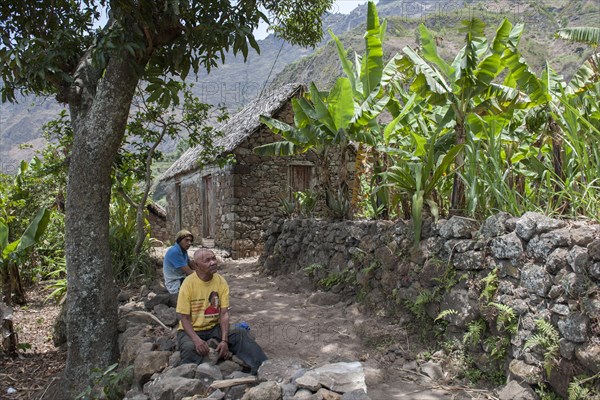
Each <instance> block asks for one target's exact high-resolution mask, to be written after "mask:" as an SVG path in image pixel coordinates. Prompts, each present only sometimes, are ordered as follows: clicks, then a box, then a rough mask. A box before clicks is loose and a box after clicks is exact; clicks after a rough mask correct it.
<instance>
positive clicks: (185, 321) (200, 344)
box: [177, 313, 209, 356]
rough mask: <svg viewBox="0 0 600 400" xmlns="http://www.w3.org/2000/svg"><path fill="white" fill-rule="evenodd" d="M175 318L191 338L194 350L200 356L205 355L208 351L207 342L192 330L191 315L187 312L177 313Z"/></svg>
mask: <svg viewBox="0 0 600 400" xmlns="http://www.w3.org/2000/svg"><path fill="white" fill-rule="evenodd" d="M177 318H179V320H180V321H181V325H182V326H183V331H184V332H185V333H186V334H187V335H188V336H189V337H190V339H192V342H194V346H195V347H196V352H197V353H198V354H200V355H202V356H205V355H207V354H208V352H209V348H208V344H206V342H205V341H204V340H202V339H200V337H199V336H198V335H196V332H195V331H194V327H193V326H192V317H191V316H190V315H188V314H180V313H177Z"/></svg>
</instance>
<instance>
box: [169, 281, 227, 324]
mask: <svg viewBox="0 0 600 400" xmlns="http://www.w3.org/2000/svg"><path fill="white" fill-rule="evenodd" d="M221 307H225V308H229V286H228V285H227V281H226V280H225V278H223V277H222V276H221V275H219V274H214V275H213V277H212V279H211V280H210V281H208V282H204V281H203V280H202V279H200V278H199V277H198V275H197V274H195V273H194V274H190V275H188V276H187V277H186V278H185V280H184V281H183V283H182V284H181V288H179V296H178V297H177V309H176V311H177V312H178V313H179V314H184V315H190V316H191V318H192V325H193V327H194V330H195V331H205V330H208V329H211V328H213V327H214V326H215V325H217V324H218V323H219V319H220V318H219V316H220V311H221ZM178 329H179V330H183V325H182V324H181V321H180V322H179V327H178Z"/></svg>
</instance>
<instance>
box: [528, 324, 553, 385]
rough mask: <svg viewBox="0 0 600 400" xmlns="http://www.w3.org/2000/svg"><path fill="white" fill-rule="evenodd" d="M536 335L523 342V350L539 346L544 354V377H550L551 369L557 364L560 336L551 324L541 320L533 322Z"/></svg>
mask: <svg viewBox="0 0 600 400" xmlns="http://www.w3.org/2000/svg"><path fill="white" fill-rule="evenodd" d="M535 326H536V328H537V333H536V334H535V335H533V336H532V337H530V338H529V339H527V341H526V342H525V347H524V348H525V349H531V348H534V347H536V346H539V347H541V348H542V349H543V352H544V369H545V370H546V375H548V376H550V372H551V371H552V368H553V367H554V366H555V365H556V363H557V362H558V354H559V344H558V341H559V339H560V335H559V334H558V331H557V330H556V328H554V326H552V324H551V323H549V322H546V321H544V320H543V319H537V320H536V321H535Z"/></svg>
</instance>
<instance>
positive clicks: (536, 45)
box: [0, 0, 600, 173]
mask: <svg viewBox="0 0 600 400" xmlns="http://www.w3.org/2000/svg"><path fill="white" fill-rule="evenodd" d="M460 4H462V3H460V2H455V1H452V0H436V1H433V0H424V1H422V2H416V1H413V0H410V1H404V0H380V1H379V2H378V5H377V7H378V11H379V14H380V16H381V17H386V18H388V20H389V23H388V32H387V40H386V44H385V47H384V51H385V52H386V54H387V55H388V56H389V55H391V54H394V53H396V52H398V51H400V50H401V49H402V48H403V47H404V46H406V45H407V44H408V45H411V46H415V45H416V43H415V34H414V30H415V28H416V26H417V25H418V24H419V23H420V22H425V23H426V24H427V26H428V27H429V28H430V29H432V30H434V31H435V32H436V33H437V34H438V36H439V37H441V38H442V40H443V42H442V43H443V44H442V46H443V47H442V51H441V52H442V56H446V57H451V56H454V54H456V51H457V50H458V49H459V48H460V47H461V42H462V38H461V37H460V36H459V34H458V33H457V28H458V26H459V24H460V21H461V20H463V19H466V18H469V17H470V16H476V17H479V18H481V19H483V20H485V21H486V22H488V25H489V26H490V33H493V29H495V27H496V26H497V25H498V23H499V22H500V21H501V19H502V18H504V17H507V18H509V19H510V20H512V21H514V22H524V23H525V25H526V28H525V34H524V35H523V39H522V41H521V47H522V49H523V51H524V53H525V55H526V57H527V60H528V62H529V63H530V64H532V65H534V66H535V67H536V68H541V67H542V66H543V64H544V61H545V60H546V59H548V60H549V61H550V63H551V65H552V66H553V67H554V68H555V69H556V70H557V71H559V72H561V73H563V74H564V75H565V76H567V77H568V76H570V74H572V73H573V71H574V70H575V68H576V67H577V66H578V65H579V64H580V63H581V62H582V61H583V60H584V58H585V57H586V55H587V54H588V53H589V50H588V49H587V48H586V47H585V46H578V45H574V44H568V43H565V42H562V41H556V40H554V39H553V36H552V35H553V33H554V32H555V31H556V30H557V29H559V28H560V27H563V26H582V25H588V26H597V25H598V21H599V20H600V7H599V5H598V2H597V1H595V0H574V1H567V0H553V1H550V2H542V1H534V2H528V3H527V4H524V3H523V2H521V1H512V0H500V1H494V2H490V1H487V2H472V1H468V2H466V3H465V6H464V7H462V8H458V9H457V8H456V6H457V5H460ZM333 11H334V13H332V14H330V15H328V16H327V17H326V18H325V20H324V25H325V26H326V27H327V28H328V29H331V30H332V31H333V32H335V33H336V34H337V35H339V36H341V37H342V40H343V42H344V43H345V45H346V47H351V48H352V49H356V50H357V51H362V49H363V39H362V35H363V33H364V22H365V19H366V12H367V8H366V5H363V6H359V7H357V8H356V9H355V10H354V11H353V12H352V13H350V14H347V15H343V14H337V13H335V10H333ZM328 42H329V36H326V37H325V38H324V40H323V42H322V44H321V45H320V46H317V49H303V48H300V47H297V46H291V45H290V44H288V43H283V42H282V41H281V40H279V39H277V38H275V37H273V36H272V35H271V36H269V37H267V38H266V39H264V40H261V41H259V44H260V48H261V54H260V55H258V54H253V53H250V54H249V56H248V60H247V61H246V63H244V62H243V60H242V57H233V56H231V55H229V57H227V56H226V64H225V65H222V66H220V67H219V68H218V69H216V70H213V71H212V72H211V74H210V75H209V76H208V75H205V74H204V75H199V76H197V77H196V78H195V79H192V80H193V83H194V84H195V89H194V91H195V93H196V95H197V96H198V97H199V98H200V99H201V100H202V101H204V102H207V103H211V104H219V103H221V104H225V105H227V106H228V107H229V108H230V109H231V110H232V111H235V110H237V109H239V108H240V107H242V106H243V105H244V104H246V103H247V102H248V101H249V100H251V99H253V98H254V97H256V96H258V95H260V94H261V93H263V95H268V88H269V86H270V85H280V84H283V83H286V82H291V81H302V82H306V83H308V82H310V81H315V82H317V84H318V85H319V86H320V87H322V88H325V87H327V85H328V84H329V83H330V82H332V81H333V80H334V79H335V78H336V77H337V76H339V75H340V74H341V70H340V68H339V62H338V59H337V53H336V52H335V49H334V47H333V45H332V44H331V43H329V44H327V43H328ZM267 83H268V84H267ZM60 108H61V107H60V105H58V104H56V102H54V101H53V100H51V99H35V98H25V99H22V101H21V102H20V103H19V104H2V105H0V163H1V165H0V167H1V171H2V172H5V173H11V172H13V171H15V170H16V165H17V164H18V162H19V160H21V159H28V158H29V157H30V156H31V154H32V152H33V149H35V148H40V147H41V146H43V140H42V139H41V136H42V135H41V127H42V125H43V124H44V123H45V122H47V121H49V120H50V119H52V118H55V117H56V115H57V114H58V112H59V110H60ZM23 143H26V144H27V145H28V146H29V147H30V148H28V149H19V145H20V144H23ZM173 148H174V144H173V143H167V144H166V146H165V148H164V149H163V150H165V151H169V150H172V149H173Z"/></svg>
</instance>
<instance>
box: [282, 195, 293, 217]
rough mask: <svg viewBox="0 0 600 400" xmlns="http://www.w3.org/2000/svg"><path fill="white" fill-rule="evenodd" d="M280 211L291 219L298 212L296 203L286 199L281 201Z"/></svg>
mask: <svg viewBox="0 0 600 400" xmlns="http://www.w3.org/2000/svg"><path fill="white" fill-rule="evenodd" d="M279 209H280V210H281V212H282V213H283V215H285V216H286V217H288V218H290V217H292V216H293V215H294V213H295V212H296V202H295V201H293V200H288V199H286V198H281V199H279Z"/></svg>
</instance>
